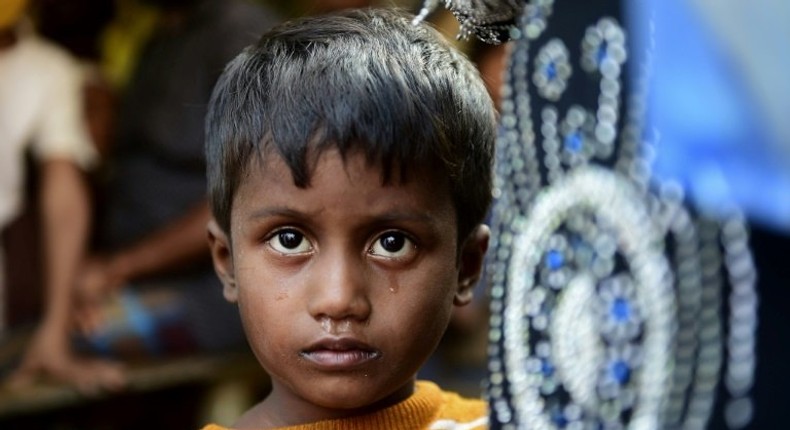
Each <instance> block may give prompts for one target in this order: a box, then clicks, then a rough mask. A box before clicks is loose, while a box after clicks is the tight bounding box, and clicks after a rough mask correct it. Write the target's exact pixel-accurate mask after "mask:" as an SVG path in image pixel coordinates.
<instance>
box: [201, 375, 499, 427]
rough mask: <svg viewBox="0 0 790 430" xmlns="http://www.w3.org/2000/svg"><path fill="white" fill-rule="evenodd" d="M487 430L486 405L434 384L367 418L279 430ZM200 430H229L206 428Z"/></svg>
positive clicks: (421, 384)
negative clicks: (446, 390) (443, 389)
mask: <svg viewBox="0 0 790 430" xmlns="http://www.w3.org/2000/svg"><path fill="white" fill-rule="evenodd" d="M486 428H488V410H487V407H486V403H485V402H484V401H482V400H478V399H466V398H463V397H461V396H459V395H458V394H456V393H452V392H445V391H442V390H441V389H440V388H439V387H438V386H436V384H434V383H432V382H428V381H417V386H416V388H415V390H414V394H413V395H412V396H411V397H409V398H408V399H406V400H404V401H402V402H400V403H398V404H396V405H393V406H390V407H388V408H385V409H382V410H380V411H377V412H373V413H371V414H367V415H361V416H357V417H351V418H340V419H334V420H326V421H318V422H315V423H309V424H302V425H296V426H289V427H278V430H366V429H387V430H401V429H402V430H419V429H425V430H428V429H430V430H482V429H486ZM203 430H230V429H228V428H226V427H221V426H218V425H216V424H209V425H207V426H206V427H203Z"/></svg>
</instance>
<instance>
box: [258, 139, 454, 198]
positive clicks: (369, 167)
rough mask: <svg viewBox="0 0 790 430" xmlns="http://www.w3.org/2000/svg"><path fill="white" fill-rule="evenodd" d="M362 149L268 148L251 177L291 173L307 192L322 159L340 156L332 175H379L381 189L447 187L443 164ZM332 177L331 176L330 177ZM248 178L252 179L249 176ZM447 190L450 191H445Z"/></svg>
mask: <svg viewBox="0 0 790 430" xmlns="http://www.w3.org/2000/svg"><path fill="white" fill-rule="evenodd" d="M365 149H366V148H365V147H364V146H362V145H345V146H341V145H331V144H328V145H327V144H325V145H311V146H309V147H306V148H305V149H304V152H302V153H301V154H299V153H296V154H293V153H286V154H283V153H282V151H281V150H278V148H276V147H274V145H265V146H264V148H263V149H262V150H261V151H260V152H259V153H258V156H257V157H254V159H253V161H251V163H250V164H249V166H248V167H247V168H248V173H251V172H252V170H251V169H254V170H255V171H257V172H259V173H264V174H265V173H267V172H270V171H272V170H279V171H280V172H281V173H285V172H287V173H289V174H290V175H291V176H292V178H293V179H294V182H295V184H296V185H297V186H299V187H300V188H308V187H310V186H311V184H312V179H313V177H314V176H315V172H316V168H317V166H318V165H319V163H320V162H321V160H322V159H325V158H328V157H334V156H338V157H339V158H340V159H341V160H342V163H341V164H339V165H338V164H329V165H326V166H323V167H322V168H324V169H331V170H332V172H331V175H345V176H349V175H353V174H354V173H355V172H357V171H359V170H365V171H368V172H370V171H373V172H378V176H379V177H380V179H381V185H382V186H398V185H404V184H408V183H412V182H416V183H424V184H425V185H426V186H433V187H439V186H441V185H447V175H446V174H445V173H443V170H444V169H442V168H441V167H440V164H439V163H437V162H431V161H429V160H421V159H417V158H411V159H397V158H395V157H386V156H381V155H380V156H377V155H376V154H371V153H368V152H366V150H365ZM331 175H330V176H331ZM247 176H249V175H247ZM445 189H448V192H449V188H445Z"/></svg>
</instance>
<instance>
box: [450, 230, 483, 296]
mask: <svg viewBox="0 0 790 430" xmlns="http://www.w3.org/2000/svg"><path fill="white" fill-rule="evenodd" d="M490 236H491V231H490V230H489V229H488V226H487V225H485V224H480V225H478V226H477V227H475V229H474V230H473V231H472V233H470V234H469V236H468V237H467V238H466V241H465V242H464V244H463V246H462V247H461V255H460V259H459V266H460V267H459V268H458V290H457V291H456V292H455V298H454V299H453V303H454V304H455V305H456V306H464V305H467V304H469V302H471V301H472V293H473V291H474V288H475V285H476V284H477V281H479V280H480V276H481V274H482V273H483V263H484V261H485V256H486V251H487V250H488V239H489V237H490Z"/></svg>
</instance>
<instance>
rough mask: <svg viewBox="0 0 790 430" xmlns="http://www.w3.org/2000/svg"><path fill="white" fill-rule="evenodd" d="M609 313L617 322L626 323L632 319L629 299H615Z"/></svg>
mask: <svg viewBox="0 0 790 430" xmlns="http://www.w3.org/2000/svg"><path fill="white" fill-rule="evenodd" d="M609 312H610V314H611V315H612V318H614V320H615V321H617V322H626V321H628V320H629V319H630V318H631V303H629V301H628V300H627V299H624V298H622V297H618V298H616V299H614V303H612V307H611V308H610V309H609Z"/></svg>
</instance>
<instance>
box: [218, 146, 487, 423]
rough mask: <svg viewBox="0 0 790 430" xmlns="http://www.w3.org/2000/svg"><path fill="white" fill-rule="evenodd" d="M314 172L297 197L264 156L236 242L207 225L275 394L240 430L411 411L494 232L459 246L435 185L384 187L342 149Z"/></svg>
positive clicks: (239, 216)
mask: <svg viewBox="0 0 790 430" xmlns="http://www.w3.org/2000/svg"><path fill="white" fill-rule="evenodd" d="M253 163H258V162H257V161H253ZM314 166H315V167H314V169H313V171H312V178H311V185H310V186H308V187H307V188H298V187H296V186H295V185H294V183H293V180H292V177H291V174H290V171H289V170H288V168H287V167H286V165H285V164H284V162H283V161H282V159H281V158H280V157H279V156H278V155H274V154H266V155H265V156H264V161H260V163H258V164H255V165H253V166H251V168H250V171H249V174H248V175H246V176H244V178H245V179H244V181H243V183H242V184H241V186H240V187H239V189H238V192H237V194H236V196H235V198H234V203H233V206H232V216H231V234H230V236H228V235H227V233H226V232H224V231H222V229H220V228H219V227H218V225H217V224H216V222H213V221H212V222H211V223H209V242H210V244H211V249H212V255H213V257H214V262H215V268H216V270H217V272H218V275H219V277H220V279H221V280H222V282H223V285H224V295H225V297H226V298H227V299H228V300H229V301H231V302H236V303H238V307H239V311H240V313H241V318H242V322H243V324H244V328H245V331H246V334H247V338H248V341H249V343H250V346H251V348H252V350H253V352H254V353H255V355H256V357H257V358H258V361H259V362H260V363H261V365H262V366H263V367H264V368H265V369H266V370H267V371H268V372H269V374H270V375H271V377H272V384H273V390H272V393H271V394H270V395H269V396H268V397H267V398H266V399H265V400H264V401H262V402H261V403H259V404H258V405H257V406H255V407H254V408H253V409H252V410H250V411H248V412H247V413H246V414H245V415H244V416H243V417H242V418H241V419H240V420H239V422H237V423H236V424H235V427H237V428H268V427H272V426H279V425H293V424H300V423H306V422H313V421H317V420H321V419H330V418H338V417H345V416H353V415H357V414H362V413H367V412H371V411H373V410H377V409H380V408H383V407H386V406H389V405H391V404H394V403H397V402H399V401H401V400H403V399H405V398H407V397H408V396H409V395H410V394H411V393H412V392H413V390H414V379H415V374H416V372H417V370H418V369H419V367H420V366H421V365H422V364H423V362H424V361H425V360H426V359H427V358H428V356H429V355H430V354H431V353H432V352H433V350H434V348H435V347H436V345H437V343H438V341H439V339H440V338H441V336H442V334H443V333H444V331H445V329H446V328H447V324H448V321H449V319H450V314H451V309H452V307H453V305H465V304H468V303H469V301H470V300H471V288H472V286H473V285H474V283H475V282H476V281H477V279H478V278H479V275H480V270H481V267H482V261H483V256H484V254H485V250H486V248H487V245H488V229H487V228H486V227H485V226H480V227H478V228H477V229H475V231H474V232H473V233H472V234H471V235H470V237H469V238H468V239H467V240H465V241H464V243H463V244H462V246H461V247H460V248H459V247H458V242H457V237H456V236H457V235H456V221H455V208H454V207H453V203H452V201H451V198H450V194H449V191H447V190H448V189H449V188H448V185H447V182H446V179H444V178H443V176H442V175H440V174H438V173H437V172H432V171H431V170H430V169H426V168H420V167H412V166H409V171H408V174H407V176H406V179H407V181H401V178H398V177H396V178H394V180H393V181H392V183H390V184H387V185H384V184H382V180H381V170H380V169H379V167H378V166H376V165H371V164H369V163H367V162H366V160H365V157H364V156H363V155H360V154H356V153H353V152H352V153H350V154H347V156H346V159H345V161H344V160H343V158H342V157H341V156H340V154H339V153H338V152H337V151H336V150H327V151H326V152H324V153H322V154H320V155H318V157H317V158H316V163H315V165H314ZM395 170H396V171H397V170H398V169H395ZM445 176H446V175H445Z"/></svg>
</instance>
